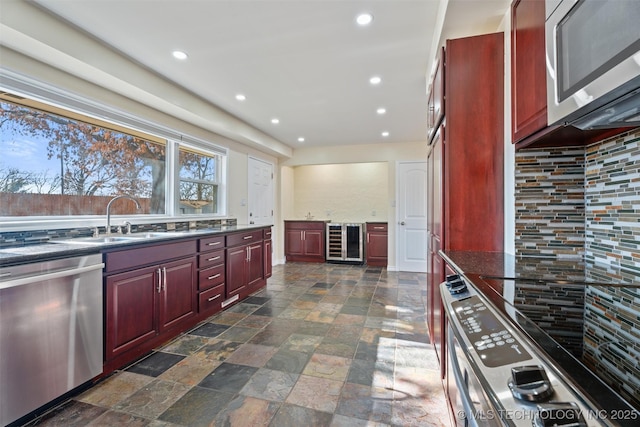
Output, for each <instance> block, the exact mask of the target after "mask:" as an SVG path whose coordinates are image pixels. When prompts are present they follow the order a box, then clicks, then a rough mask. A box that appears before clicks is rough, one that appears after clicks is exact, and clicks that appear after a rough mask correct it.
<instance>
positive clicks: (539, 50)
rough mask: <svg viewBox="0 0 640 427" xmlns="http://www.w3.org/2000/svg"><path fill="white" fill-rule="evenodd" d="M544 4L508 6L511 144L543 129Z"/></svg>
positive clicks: (525, 1)
mask: <svg viewBox="0 0 640 427" xmlns="http://www.w3.org/2000/svg"><path fill="white" fill-rule="evenodd" d="M544 20H545V12H544V2H543V1H537V0H534V1H532V0H516V1H514V2H513V5H512V6H511V120H512V123H511V124H512V128H511V129H512V133H513V135H512V138H513V139H512V141H513V142H518V141H520V140H522V139H523V138H525V137H527V136H529V135H531V134H533V133H534V132H537V131H539V130H541V129H543V128H545V127H546V126H547V80H546V74H545V73H546V70H545V67H544V64H545V44H544Z"/></svg>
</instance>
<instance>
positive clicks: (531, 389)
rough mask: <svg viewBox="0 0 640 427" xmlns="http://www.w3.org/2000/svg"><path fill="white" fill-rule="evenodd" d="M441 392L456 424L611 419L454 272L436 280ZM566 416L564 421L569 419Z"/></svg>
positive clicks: (582, 422)
mask: <svg viewBox="0 0 640 427" xmlns="http://www.w3.org/2000/svg"><path fill="white" fill-rule="evenodd" d="M440 293H441V295H442V300H443V306H444V309H445V313H446V315H447V322H448V327H447V333H448V337H447V346H448V348H447V354H448V360H447V362H448V365H449V366H448V367H447V375H446V378H445V381H446V385H447V397H448V399H449V402H450V403H451V408H452V410H453V411H454V413H453V417H454V418H455V420H456V425H457V426H458V427H460V426H464V427H466V426H471V427H475V426H518V427H520V426H523V427H525V426H526V427H531V426H532V425H533V426H550V425H557V426H564V425H571V426H573V427H578V426H580V427H586V426H602V425H614V424H609V422H608V420H606V419H602V418H600V419H599V418H598V417H594V416H591V415H592V414H593V407H594V406H593V402H591V401H589V400H588V399H587V398H585V396H584V395H582V394H580V393H579V392H578V391H577V390H575V389H574V387H572V385H571V383H570V382H568V381H567V379H566V378H565V377H564V376H563V374H562V372H560V371H558V370H557V369H556V367H555V366H554V365H553V364H552V363H551V362H550V361H549V360H548V359H547V358H546V357H545V356H544V354H542V353H541V351H540V350H539V349H538V348H537V346H536V344H535V343H534V342H531V341H529V340H528V338H527V337H526V336H525V335H524V334H523V333H522V332H521V331H520V330H519V329H517V328H515V327H514V326H513V325H512V324H511V322H510V321H509V320H507V319H506V318H504V317H503V316H502V315H501V314H500V312H499V311H498V310H497V309H496V308H495V307H494V306H493V305H492V304H491V303H490V302H489V301H488V300H487V299H486V298H485V297H484V296H483V295H482V294H481V293H479V292H478V291H477V290H476V289H475V288H474V287H473V286H472V285H471V284H470V282H468V281H467V280H466V279H465V278H464V277H463V276H461V275H457V274H456V275H452V276H449V277H448V278H447V282H445V283H442V284H441V285H440ZM568 421H569V422H568Z"/></svg>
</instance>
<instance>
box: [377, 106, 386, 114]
mask: <svg viewBox="0 0 640 427" xmlns="http://www.w3.org/2000/svg"><path fill="white" fill-rule="evenodd" d="M386 112H387V109H386V108H383V107H380V108H378V109H377V110H376V113H378V114H384V113H386Z"/></svg>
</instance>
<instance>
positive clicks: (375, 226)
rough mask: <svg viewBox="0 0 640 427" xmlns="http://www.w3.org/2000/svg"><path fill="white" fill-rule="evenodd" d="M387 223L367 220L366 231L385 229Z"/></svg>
mask: <svg viewBox="0 0 640 427" xmlns="http://www.w3.org/2000/svg"><path fill="white" fill-rule="evenodd" d="M387 228H388V227H387V223H386V222H368V223H367V231H378V232H381V231H387Z"/></svg>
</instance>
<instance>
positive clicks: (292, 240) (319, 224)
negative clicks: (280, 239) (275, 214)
mask: <svg viewBox="0 0 640 427" xmlns="http://www.w3.org/2000/svg"><path fill="white" fill-rule="evenodd" d="M325 227H326V222H324V221H285V222H284V233H285V234H284V254H285V256H286V258H287V261H292V262H295V261H300V262H324V261H325V246H324V245H325V243H324V242H325Z"/></svg>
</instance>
